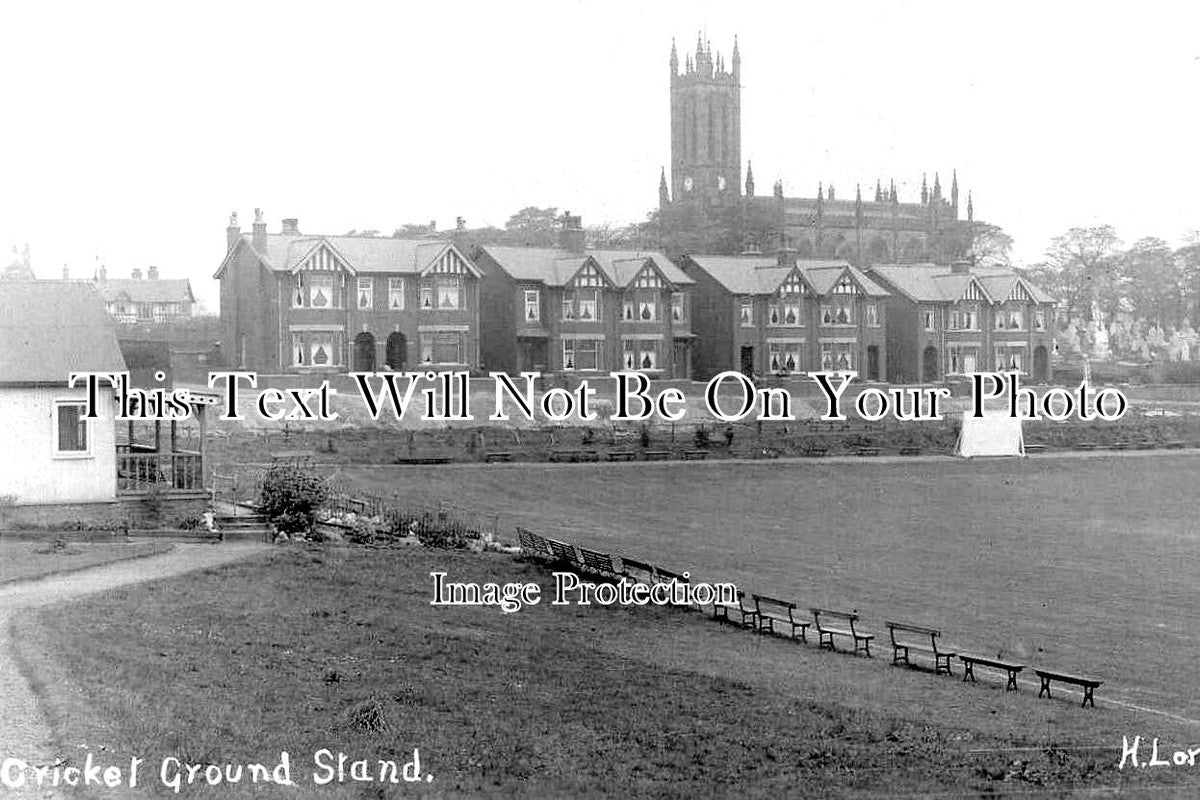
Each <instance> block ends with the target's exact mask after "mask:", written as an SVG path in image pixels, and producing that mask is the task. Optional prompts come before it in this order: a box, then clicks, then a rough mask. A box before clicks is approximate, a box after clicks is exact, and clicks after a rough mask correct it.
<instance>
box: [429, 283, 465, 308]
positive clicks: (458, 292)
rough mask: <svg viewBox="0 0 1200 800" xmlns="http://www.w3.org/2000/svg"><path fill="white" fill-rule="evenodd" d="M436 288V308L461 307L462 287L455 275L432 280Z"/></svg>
mask: <svg viewBox="0 0 1200 800" xmlns="http://www.w3.org/2000/svg"><path fill="white" fill-rule="evenodd" d="M434 286H435V287H436V288H437V307H438V308H459V307H460V306H461V305H462V287H461V284H460V283H459V280H458V276H457V275H438V276H437V277H436V278H435V279H434Z"/></svg>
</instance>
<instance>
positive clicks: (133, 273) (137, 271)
mask: <svg viewBox="0 0 1200 800" xmlns="http://www.w3.org/2000/svg"><path fill="white" fill-rule="evenodd" d="M129 277H131V278H133V279H134V280H135V281H140V280H141V279H142V268H141V267H134V268H133V269H131V270H130V271H129Z"/></svg>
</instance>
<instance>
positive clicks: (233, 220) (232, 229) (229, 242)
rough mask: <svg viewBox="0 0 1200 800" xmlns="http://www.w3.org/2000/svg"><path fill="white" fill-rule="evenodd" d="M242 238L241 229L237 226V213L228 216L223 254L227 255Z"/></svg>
mask: <svg viewBox="0 0 1200 800" xmlns="http://www.w3.org/2000/svg"><path fill="white" fill-rule="evenodd" d="M241 238H242V228H241V226H240V225H238V219H237V212H236V211H234V212H233V213H232V214H230V215H229V225H228V227H226V228H225V252H226V253H228V252H229V251H230V250H232V249H233V246H234V245H235V244H237V242H238V239H241Z"/></svg>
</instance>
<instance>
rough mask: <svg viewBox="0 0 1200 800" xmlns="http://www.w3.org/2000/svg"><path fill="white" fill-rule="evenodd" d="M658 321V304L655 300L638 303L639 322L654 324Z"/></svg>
mask: <svg viewBox="0 0 1200 800" xmlns="http://www.w3.org/2000/svg"><path fill="white" fill-rule="evenodd" d="M657 319H658V303H656V302H654V301H653V300H640V301H638V322H654V321H655V320H657Z"/></svg>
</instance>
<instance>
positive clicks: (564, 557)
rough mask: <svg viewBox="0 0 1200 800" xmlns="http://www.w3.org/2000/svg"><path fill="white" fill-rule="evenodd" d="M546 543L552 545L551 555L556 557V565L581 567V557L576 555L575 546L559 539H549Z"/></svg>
mask: <svg viewBox="0 0 1200 800" xmlns="http://www.w3.org/2000/svg"><path fill="white" fill-rule="evenodd" d="M546 542H547V544H549V545H550V553H551V554H552V555H553V556H554V561H555V562H556V563H559V564H565V565H567V566H569V567H578V566H580V561H579V556H578V555H576V554H575V546H574V545H570V544H567V543H566V542H560V541H559V540H558V539H547V540H546Z"/></svg>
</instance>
